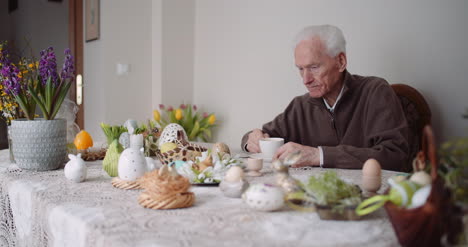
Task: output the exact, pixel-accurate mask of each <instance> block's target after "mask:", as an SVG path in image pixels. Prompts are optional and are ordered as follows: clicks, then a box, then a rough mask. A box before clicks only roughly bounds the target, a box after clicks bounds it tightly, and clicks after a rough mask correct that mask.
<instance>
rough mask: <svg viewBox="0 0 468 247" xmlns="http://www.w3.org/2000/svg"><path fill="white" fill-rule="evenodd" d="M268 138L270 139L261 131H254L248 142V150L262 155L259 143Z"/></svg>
mask: <svg viewBox="0 0 468 247" xmlns="http://www.w3.org/2000/svg"><path fill="white" fill-rule="evenodd" d="M267 137H270V135H268V134H265V133H263V132H262V130H260V129H254V130H252V132H250V134H249V139H248V140H247V147H246V148H247V150H248V151H249V152H252V153H260V146H259V141H260V140H261V139H263V138H267Z"/></svg>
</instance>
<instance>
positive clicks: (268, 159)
mask: <svg viewBox="0 0 468 247" xmlns="http://www.w3.org/2000/svg"><path fill="white" fill-rule="evenodd" d="M249 157H250V158H254V159H263V161H265V162H271V160H272V159H271V157H270V158H267V157H264V156H263V154H262V153H253V154H249Z"/></svg>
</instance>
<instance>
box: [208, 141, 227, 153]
mask: <svg viewBox="0 0 468 247" xmlns="http://www.w3.org/2000/svg"><path fill="white" fill-rule="evenodd" d="M212 149H213V152H215V153H222V154H224V153H227V154H231V150H230V149H229V146H228V145H226V143H223V142H217V143H215V144H214V145H213V148H212Z"/></svg>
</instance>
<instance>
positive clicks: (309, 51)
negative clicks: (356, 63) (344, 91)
mask: <svg viewBox="0 0 468 247" xmlns="http://www.w3.org/2000/svg"><path fill="white" fill-rule="evenodd" d="M294 57H295V62H296V66H297V68H298V69H299V73H300V74H301V77H302V81H303V83H304V85H305V86H306V88H307V90H308V91H309V95H310V96H311V97H313V98H320V97H324V98H325V99H327V98H329V97H334V99H336V97H337V96H338V94H339V92H340V91H341V86H342V83H341V72H343V71H344V69H345V68H346V56H345V55H344V54H343V53H340V54H339V55H337V56H336V57H331V56H329V55H328V54H327V52H326V49H325V45H324V44H323V42H322V41H321V40H320V39H319V38H312V39H308V40H303V41H301V42H300V43H299V44H298V45H297V46H296V49H295V50H294ZM343 62H344V64H343Z"/></svg>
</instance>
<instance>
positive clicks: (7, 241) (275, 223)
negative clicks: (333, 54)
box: [0, 150, 398, 247]
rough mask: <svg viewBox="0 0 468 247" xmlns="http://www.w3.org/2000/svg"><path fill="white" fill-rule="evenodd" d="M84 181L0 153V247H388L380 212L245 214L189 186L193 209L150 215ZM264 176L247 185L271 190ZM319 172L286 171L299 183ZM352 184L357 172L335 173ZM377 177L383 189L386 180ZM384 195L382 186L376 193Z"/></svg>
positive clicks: (389, 235)
mask: <svg viewBox="0 0 468 247" xmlns="http://www.w3.org/2000/svg"><path fill="white" fill-rule="evenodd" d="M88 164H89V169H88V179H87V180H86V181H85V182H83V183H73V182H71V181H68V180H67V179H66V178H65V176H64V175H63V169H60V170H56V171H49V172H30V171H19V170H15V169H13V166H12V165H11V164H10V163H9V156H8V150H2V151H0V246H2V247H3V246H113V247H119V246H204V247H207V246H242V247H247V246H272V247H273V246H395V245H398V241H397V238H396V235H395V233H394V231H393V228H392V226H391V223H390V222H389V220H388V218H387V215H386V213H385V211H384V210H383V209H380V210H378V211H377V212H376V213H374V214H372V215H370V216H367V217H364V218H363V219H362V220H360V221H325V220H320V218H319V217H318V215H317V214H316V213H301V212H296V211H292V210H290V209H288V208H284V209H283V210H281V211H278V212H270V213H267V212H257V211H254V210H251V209H250V208H248V207H247V205H246V204H244V203H243V202H242V200H241V199H233V198H227V197H224V196H223V194H222V193H221V192H220V190H219V188H218V187H201V186H194V187H192V191H193V192H194V193H195V195H196V203H195V205H194V206H193V207H191V208H187V209H176V210H159V211H158V210H151V209H145V208H143V207H141V206H140V205H139V204H138V203H137V198H138V195H139V193H140V191H126V190H119V189H116V188H114V187H112V185H111V178H110V177H109V176H107V174H106V173H105V172H104V171H103V170H102V169H101V162H99V161H97V162H88ZM263 171H264V172H265V174H264V176H262V177H259V178H255V179H253V180H251V183H252V182H273V181H274V178H273V176H272V175H273V173H272V172H271V170H270V169H269V168H268V167H266V168H264V170H263ZM323 171H324V169H320V168H313V169H310V170H297V169H291V172H290V173H291V174H292V175H293V176H294V177H296V178H299V179H300V180H303V181H306V180H307V178H308V177H309V176H310V175H312V174H318V173H320V172H323ZM336 171H337V173H338V175H339V176H341V177H342V178H344V179H345V180H347V181H350V182H354V183H357V184H359V181H360V177H361V171H360V170H336ZM393 174H394V173H393V172H389V171H383V178H382V180H383V181H386V179H387V178H388V177H390V176H391V175H393ZM386 188H387V184H384V185H383V187H382V188H381V191H383V190H385V189H386Z"/></svg>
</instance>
